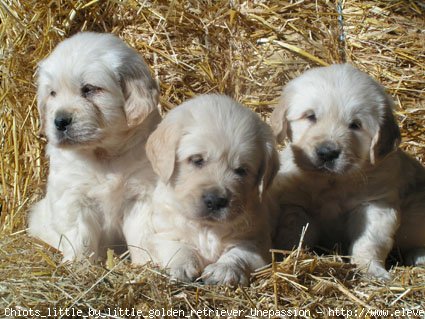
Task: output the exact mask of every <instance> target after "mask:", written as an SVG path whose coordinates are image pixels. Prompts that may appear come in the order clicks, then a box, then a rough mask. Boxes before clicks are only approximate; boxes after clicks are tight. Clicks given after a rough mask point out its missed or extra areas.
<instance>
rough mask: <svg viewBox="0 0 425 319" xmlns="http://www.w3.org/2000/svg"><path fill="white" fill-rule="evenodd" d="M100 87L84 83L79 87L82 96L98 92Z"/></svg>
mask: <svg viewBox="0 0 425 319" xmlns="http://www.w3.org/2000/svg"><path fill="white" fill-rule="evenodd" d="M101 90H102V89H101V88H100V87H97V86H94V85H91V84H85V85H84V86H83V87H82V88H81V95H82V96H83V97H88V96H90V95H92V94H95V93H98V92H100V91H101Z"/></svg>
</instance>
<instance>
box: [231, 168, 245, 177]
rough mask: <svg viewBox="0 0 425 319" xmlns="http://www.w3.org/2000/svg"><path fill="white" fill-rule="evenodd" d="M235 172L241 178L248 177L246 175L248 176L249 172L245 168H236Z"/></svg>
mask: <svg viewBox="0 0 425 319" xmlns="http://www.w3.org/2000/svg"><path fill="white" fill-rule="evenodd" d="M233 171H234V172H235V174H236V175H238V176H241V177H243V176H246V174H248V170H247V169H246V168H245V167H238V168H235V169H234V170H233Z"/></svg>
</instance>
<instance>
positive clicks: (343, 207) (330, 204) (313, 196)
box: [307, 182, 361, 220]
mask: <svg viewBox="0 0 425 319" xmlns="http://www.w3.org/2000/svg"><path fill="white" fill-rule="evenodd" d="M360 192H361V190H360V189H356V188H352V187H346V185H344V184H340V183H337V182H327V183H324V184H323V185H322V187H321V188H317V187H313V188H310V191H309V194H310V196H309V197H310V198H309V207H308V209H307V211H308V212H309V214H311V215H313V217H316V218H320V219H322V220H323V219H324V220H326V219H329V220H331V219H335V218H339V217H341V216H342V215H344V214H347V213H348V212H350V211H351V210H353V209H354V208H355V207H356V206H357V205H358V203H359V200H358V196H359V193H360Z"/></svg>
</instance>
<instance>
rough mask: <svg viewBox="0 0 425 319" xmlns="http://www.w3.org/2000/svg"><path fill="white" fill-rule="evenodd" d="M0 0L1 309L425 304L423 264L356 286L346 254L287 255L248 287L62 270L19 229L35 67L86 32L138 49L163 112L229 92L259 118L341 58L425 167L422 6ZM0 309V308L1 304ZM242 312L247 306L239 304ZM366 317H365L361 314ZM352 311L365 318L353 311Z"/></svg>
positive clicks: (33, 126) (40, 179)
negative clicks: (307, 75)
mask: <svg viewBox="0 0 425 319" xmlns="http://www.w3.org/2000/svg"><path fill="white" fill-rule="evenodd" d="M337 2H338V1H325V0H317V1H307V0H299V1H286V0H263V1H260V0H257V1H253V0H252V1H242V0H233V1H223V0H209V1H208V0H205V1H196V0H189V1H183V0H171V1H154V0H153V1H147V0H113V1H112V0H111V1H101V0H92V1H76V0H71V1H64V0H49V1H47V0H0V29H1V32H0V42H1V46H0V72H1V74H0V81H1V83H0V86H1V92H0V152H1V157H0V204H1V210H0V211H1V215H0V216H1V217H0V228H1V230H0V306H1V307H0V308H3V309H4V308H5V307H13V306H22V307H27V308H32V309H36V308H37V309H43V310H44V311H47V310H48V308H49V306H51V305H57V306H58V307H59V306H60V307H71V306H72V307H74V308H75V307H76V308H78V309H84V310H85V311H88V309H106V308H107V307H113V306H114V305H115V306H117V307H122V308H125V307H130V308H131V307H137V308H138V309H143V310H146V311H147V310H149V309H154V308H155V307H156V308H158V309H159V308H161V307H163V308H164V309H169V308H172V307H174V308H181V309H184V310H187V311H189V310H190V309H204V308H208V309H242V310H246V311H249V309H251V308H256V307H257V308H259V309H260V308H261V309H276V307H279V308H281V309H284V308H291V307H295V308H297V309H305V310H310V311H311V313H312V315H314V316H316V317H318V318H321V317H323V316H320V315H319V313H318V312H317V311H318V310H325V309H327V307H333V308H335V307H349V308H350V309H357V310H359V313H360V310H361V309H372V310H374V309H375V310H376V309H390V310H391V311H395V310H397V309H402V307H410V308H412V307H413V308H414V307H422V309H424V308H425V306H424V303H423V300H425V288H424V286H425V271H424V270H423V269H420V268H396V269H395V270H394V272H393V274H394V277H395V279H394V281H393V282H391V283H389V284H387V285H385V284H382V283H379V282H375V281H369V280H364V279H363V280H362V279H360V278H359V277H358V276H356V274H355V270H354V268H353V267H352V266H351V265H348V264H344V263H343V262H342V259H341V257H339V256H336V257H317V256H314V255H311V254H307V253H305V252H298V253H296V254H295V253H291V254H289V256H288V257H287V259H285V261H284V262H283V263H277V262H276V263H274V264H273V267H271V268H270V267H269V268H266V269H263V270H261V271H259V272H258V274H257V275H256V278H255V280H254V282H253V285H252V287H250V288H249V289H236V290H235V289H231V288H225V287H218V288H211V287H202V286H196V285H188V286H179V285H175V284H169V283H168V282H167V279H166V278H165V277H164V275H163V274H162V273H161V272H160V270H158V269H156V268H155V267H133V266H130V265H129V263H128V261H127V260H120V259H118V258H115V259H113V258H112V257H111V258H110V259H109V263H108V265H107V266H108V267H107V268H104V267H103V266H102V265H89V264H88V263H85V262H81V263H77V264H75V265H61V264H60V255H59V254H58V253H56V252H55V251H53V250H52V249H48V248H47V247H46V246H44V245H42V244H40V243H34V241H33V240H32V239H30V238H28V237H27V236H26V235H25V232H24V229H25V225H26V215H27V211H28V208H29V206H30V205H31V204H32V203H34V201H36V200H37V199H39V198H40V197H41V196H42V195H43V191H44V185H45V182H46V177H47V167H48V166H47V161H46V158H45V156H44V145H45V142H46V141H45V140H43V139H42V138H40V137H39V136H38V124H39V121H38V114H37V108H36V100H35V77H34V73H35V71H36V68H37V62H39V61H40V60H41V59H43V58H44V57H46V56H47V55H48V54H49V52H50V51H51V50H52V48H53V47H55V46H56V44H57V43H58V42H60V41H61V40H62V39H64V38H66V37H68V36H70V35H72V34H74V33H76V32H78V31H84V30H90V31H102V32H112V33H115V34H117V35H119V36H120V37H121V38H122V39H124V40H125V41H126V42H127V43H128V44H129V45H131V46H133V47H135V48H136V49H137V50H138V51H139V52H140V53H141V54H142V55H143V56H144V57H145V59H146V61H147V63H148V64H149V65H150V67H151V70H152V73H153V74H154V76H155V77H156V78H157V79H158V81H159V82H160V84H161V107H162V109H163V111H164V112H166V111H167V110H169V109H170V108H172V107H174V106H176V105H178V104H179V103H181V102H182V101H184V100H186V99H188V98H190V97H192V96H194V95H197V94H200V93H207V92H222V93H226V94H228V95H231V96H233V97H234V98H236V99H237V100H238V101H240V102H242V103H243V104H245V105H246V106H247V107H249V108H251V109H253V110H254V111H256V112H258V113H260V114H261V116H262V117H263V118H264V119H265V120H267V118H268V115H269V113H270V111H271V109H272V107H273V105H274V103H275V102H276V101H277V98H278V96H279V94H280V90H281V88H282V86H283V85H284V84H285V83H286V82H287V81H288V80H289V79H292V78H294V77H295V76H297V75H299V74H300V73H301V72H303V71H304V70H306V69H308V68H311V67H314V66H320V65H326V64H331V63H340V62H342V56H343V55H342V50H343V51H344V52H345V56H346V59H347V61H348V62H350V63H352V64H354V65H355V66H357V67H358V68H360V69H362V70H364V71H366V72H367V73H369V74H370V75H372V76H373V77H374V78H375V79H377V80H378V81H380V82H381V83H382V84H384V85H385V87H386V88H387V90H388V92H389V93H390V94H391V95H392V96H393V97H394V100H395V102H396V105H397V110H396V111H397V115H398V119H399V121H400V126H401V128H402V133H403V144H402V147H403V148H404V149H406V150H407V151H408V152H410V153H411V154H412V155H414V156H415V157H416V158H418V159H419V160H421V161H422V162H424V161H425V152H424V150H425V132H424V123H425V117H424V116H425V5H424V3H423V1H420V0H417V1H413V0H412V1H396V0H392V1H384V0H377V1H357V0H347V1H339V2H341V3H342V5H343V18H344V20H343V23H344V33H345V42H343V43H341V42H340V41H339V38H340V35H341V30H340V27H339V24H338V14H337V10H336V7H337ZM0 314H2V313H1V312H0ZM246 314H249V312H247V313H246ZM361 316H362V317H363V318H372V317H371V316H369V317H367V315H366V313H362V314H361ZM361 316H360V317H361Z"/></svg>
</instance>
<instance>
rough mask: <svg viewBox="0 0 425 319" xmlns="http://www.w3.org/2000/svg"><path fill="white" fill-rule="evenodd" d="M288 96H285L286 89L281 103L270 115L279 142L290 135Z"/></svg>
mask: <svg viewBox="0 0 425 319" xmlns="http://www.w3.org/2000/svg"><path fill="white" fill-rule="evenodd" d="M288 104H289V101H288V98H287V97H286V96H285V90H284V91H283V93H282V96H281V97H280V100H279V103H278V104H277V105H276V106H275V108H274V110H273V112H272V115H271V117H270V125H271V127H272V130H273V133H274V136H275V138H276V141H277V142H278V143H281V142H283V140H284V139H285V137H286V136H287V135H288V121H287V119H286V113H287V111H288Z"/></svg>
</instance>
